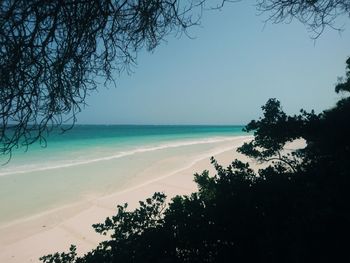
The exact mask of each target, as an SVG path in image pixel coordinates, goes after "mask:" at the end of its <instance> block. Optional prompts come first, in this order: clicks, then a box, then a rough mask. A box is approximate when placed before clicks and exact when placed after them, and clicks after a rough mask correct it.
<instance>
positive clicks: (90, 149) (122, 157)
mask: <svg viewBox="0 0 350 263" xmlns="http://www.w3.org/2000/svg"><path fill="white" fill-rule="evenodd" d="M242 128H243V126H209V125H76V126H74V127H73V128H72V129H70V130H68V131H65V132H62V131H61V130H54V131H53V132H51V133H50V134H49V135H48V136H47V138H46V139H47V144H46V145H40V144H39V143H38V144H33V145H31V146H30V147H29V148H28V149H26V148H20V149H17V150H15V151H14V152H13V154H12V157H11V159H10V161H9V162H7V160H8V156H2V157H1V159H0V162H1V163H0V165H1V166H0V211H1V213H0V226H1V225H2V224H8V223H9V222H11V221H13V220H18V219H21V218H24V217H27V216H31V215H34V214H37V213H41V212H43V211H46V210H49V209H53V208H55V207H57V206H60V205H66V204H68V203H71V202H78V201H79V200H82V199H84V198H95V197H98V196H102V195H106V194H109V193H113V192H115V191H116V190H122V189H125V188H126V187H128V186H130V185H132V183H134V184H135V183H137V182H141V181H144V180H147V178H146V177H147V176H148V177H149V176H150V175H145V174H147V173H145V172H144V171H145V170H146V169H147V168H148V167H150V166H152V165H154V164H156V163H160V162H164V163H166V165H165V166H159V167H165V168H163V169H164V170H162V171H159V172H160V173H163V174H164V173H169V172H171V171H172V169H175V168H176V167H178V166H179V164H180V163H181V165H186V164H189V163H190V162H193V160H196V158H197V159H198V158H201V156H205V154H207V155H208V154H210V153H212V152H214V151H215V149H217V148H218V147H220V145H223V144H224V143H225V142H227V141H229V140H232V138H233V137H237V136H246V135H247V133H245V132H243V131H242ZM199 153H201V155H199ZM203 154H204V155H203ZM165 160H167V162H165ZM142 174H143V175H142ZM142 176H144V178H142ZM154 176H156V175H154Z"/></svg>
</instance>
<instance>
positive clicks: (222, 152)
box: [0, 136, 251, 263]
mask: <svg viewBox="0 0 350 263" xmlns="http://www.w3.org/2000/svg"><path fill="white" fill-rule="evenodd" d="M250 139H251V137H248V136H241V137H233V139H232V140H227V141H225V142H220V143H217V145H216V146H215V147H212V148H211V150H210V151H203V152H198V153H197V154H195V155H191V156H190V158H189V159H190V162H187V163H186V162H178V161H177V160H176V159H177V158H179V160H180V161H181V158H183V157H184V156H181V155H179V156H171V157H169V158H166V157H165V158H164V159H158V161H157V162H154V163H151V164H150V165H149V166H148V167H147V169H144V170H142V171H139V173H140V174H139V175H138V176H135V178H139V179H134V180H133V181H131V182H129V183H128V184H126V185H125V187H126V188H125V189H118V190H116V191H115V192H114V193H109V194H107V195H102V196H101V195H99V196H94V193H91V196H88V195H87V198H86V199H85V200H83V201H79V202H75V203H72V204H68V205H64V206H62V207H57V208H55V209H51V210H48V211H44V212H41V213H38V214H35V215H31V216H28V217H26V218H21V219H19V220H14V221H13V222H10V223H7V224H3V225H2V226H0V262H9V263H10V262H39V260H38V259H39V257H40V256H43V255H46V254H49V253H53V252H57V251H60V252H62V251H67V250H68V248H69V246H70V245H71V244H75V245H77V251H78V253H79V254H83V253H85V252H87V251H89V250H91V249H92V248H94V247H96V245H97V244H98V242H100V241H101V240H102V238H103V237H101V236H100V235H99V234H97V233H95V232H94V230H93V228H92V227H91V225H92V224H94V223H98V222H103V221H104V219H105V218H106V217H107V216H112V215H113V214H114V213H115V212H116V206H117V204H123V203H125V202H127V203H128V204H129V208H130V209H133V208H135V207H137V205H138V201H140V200H144V199H146V198H148V197H150V196H151V195H152V194H153V193H154V192H164V193H165V194H166V195H167V198H168V199H167V200H170V199H171V198H172V197H174V196H175V195H183V194H190V193H191V192H193V191H196V190H197V188H196V184H195V183H194V182H193V178H194V177H193V174H194V173H196V172H198V173H200V172H202V171H203V170H206V169H207V170H210V171H211V173H212V174H213V173H214V171H213V168H212V165H211V164H210V157H211V156H215V157H216V158H217V160H218V161H219V162H220V163H221V164H223V165H228V164H229V163H230V162H231V161H232V160H233V159H234V158H238V157H239V158H244V157H242V156H241V155H239V154H238V153H237V152H236V151H235V149H236V148H237V147H238V146H239V145H241V144H242V143H243V142H244V141H248V140H250ZM109 162H113V160H109ZM100 172H102V171H100ZM43 198H45V197H44V196H43Z"/></svg>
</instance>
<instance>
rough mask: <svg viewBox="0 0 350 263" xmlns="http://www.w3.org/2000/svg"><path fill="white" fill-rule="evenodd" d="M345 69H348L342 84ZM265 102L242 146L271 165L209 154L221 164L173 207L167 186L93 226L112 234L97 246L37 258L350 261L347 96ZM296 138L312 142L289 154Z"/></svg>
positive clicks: (197, 177)
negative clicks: (289, 107) (320, 101)
mask: <svg viewBox="0 0 350 263" xmlns="http://www.w3.org/2000/svg"><path fill="white" fill-rule="evenodd" d="M347 65H348V67H349V66H350V60H348V61H347ZM349 79H350V76H349V75H348V74H347V78H346V80H343V81H342V82H340V83H339V84H338V85H337V87H336V90H339V89H340V87H341V86H342V85H344V84H345V83H348V81H349ZM343 90H345V89H343ZM345 92H347V91H345ZM262 109H263V117H262V118H260V119H259V120H256V121H252V122H250V123H249V124H248V125H247V126H246V130H247V131H252V132H253V133H254V140H253V141H252V142H249V143H246V144H244V145H243V146H242V147H240V148H239V150H240V151H241V152H242V153H244V154H246V155H248V156H250V157H253V158H256V159H257V160H259V161H261V162H266V164H267V165H266V167H265V168H261V169H260V170H259V171H254V170H253V169H251V168H250V166H249V164H248V163H243V162H241V161H239V160H234V161H233V162H232V163H231V164H230V165H229V166H228V167H227V168H224V167H222V166H221V165H220V164H219V163H218V162H217V161H216V160H215V159H213V158H212V164H213V165H214V167H215V169H216V174H215V175H209V173H208V171H204V172H202V173H201V174H196V175H195V181H196V182H197V184H198V188H199V191H198V192H195V193H193V194H191V195H189V196H177V197H175V198H174V199H172V201H171V202H170V204H169V205H168V206H167V207H166V206H165V205H166V203H165V196H164V194H162V193H155V194H154V195H153V196H152V197H151V198H149V199H147V200H146V201H145V202H140V206H139V208H137V209H135V210H134V211H128V210H127V205H126V204H125V205H122V206H118V211H117V213H116V215H114V216H112V217H110V218H107V219H106V220H105V222H103V223H99V224H96V225H94V226H93V227H94V228H95V230H96V232H97V233H100V234H104V235H108V236H110V239H108V240H107V241H104V242H101V243H100V244H99V245H98V247H97V248H96V249H94V250H92V251H90V252H89V253H87V254H85V255H83V256H80V257H77V255H76V247H75V246H72V247H71V248H70V252H68V253H56V254H53V255H48V256H44V257H42V258H41V260H42V261H43V262H45V263H53V262H55V263H60V262H75V263H82V262H84V263H88V262H106V263H107V262H235V261H237V262H295V263H296V262H335V261H340V260H342V261H349V260H350V256H349V254H348V244H347V242H346V240H347V237H348V236H349V234H350V214H349V211H350V206H349V203H348V200H350V196H349V190H348V189H349V187H350V164H349V162H348V158H349V156H350V140H349V136H348V135H349V132H350V124H349V112H350V97H349V96H347V97H344V98H342V99H340V100H339V101H338V103H337V105H336V106H335V107H334V108H331V109H328V110H325V111H324V112H322V113H320V114H315V113H314V112H309V113H308V112H306V111H304V110H301V113H300V114H299V115H294V116H288V115H287V114H285V113H284V112H283V110H282V107H281V105H280V103H279V101H278V100H276V99H270V100H269V101H268V102H267V103H266V105H264V106H263V107H262ZM296 138H303V139H304V140H305V141H306V147H305V148H303V149H297V150H295V151H293V152H292V154H291V155H287V154H283V152H282V151H281V150H282V148H283V147H284V145H285V144H286V143H287V142H289V141H293V140H294V139H296ZM272 160H273V162H272Z"/></svg>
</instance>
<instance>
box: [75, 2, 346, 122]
mask: <svg viewBox="0 0 350 263" xmlns="http://www.w3.org/2000/svg"><path fill="white" fill-rule="evenodd" d="M252 3H254V2H251V1H242V2H239V3H232V4H227V5H226V6H225V7H224V8H223V9H222V10H221V11H210V12H205V13H204V16H203V18H202V21H201V25H200V26H198V27H195V28H192V29H191V30H190V31H189V32H190V35H191V36H192V39H190V38H188V37H186V36H185V35H183V36H182V37H180V38H179V37H175V36H169V37H167V38H166V40H167V41H164V42H163V43H161V45H160V46H158V47H157V48H156V49H155V50H154V52H151V53H149V52H146V51H141V53H139V55H138V59H137V66H135V67H134V68H133V71H134V72H133V73H132V74H130V75H128V74H126V73H125V74H122V75H121V76H117V75H116V76H115V80H116V84H117V86H116V87H114V86H113V85H110V87H104V86H103V85H101V87H99V89H98V92H94V93H92V94H91V95H90V96H89V97H88V99H87V101H86V102H87V104H88V106H86V107H85V108H84V109H83V110H82V112H81V113H80V114H79V115H78V124H152V125H154V124H160V125H163V124H176V125H178V124H184V125H186V124H195V125H200V124H212V125H241V124H242V125H244V124H247V123H248V122H249V121H250V120H252V119H257V118H259V117H260V116H261V106H262V105H264V104H265V102H266V101H267V100H268V99H269V98H277V99H278V100H280V101H281V103H282V106H283V109H284V111H285V112H287V113H288V114H296V113H298V112H299V110H300V109H301V108H303V109H306V110H308V111H309V110H311V109H314V110H315V111H316V112H320V111H322V110H324V109H326V108H329V107H332V106H333V105H334V104H335V103H336V101H337V100H338V99H339V98H340V95H337V94H335V92H334V86H335V84H336V82H337V77H339V76H344V74H345V60H346V59H347V57H348V56H349V55H350V50H348V44H349V43H350V34H349V32H350V24H349V23H348V20H349V19H348V18H341V19H340V22H339V26H343V27H344V31H342V32H341V33H339V32H338V31H336V30H333V29H326V30H325V32H323V34H322V35H321V36H320V37H319V38H318V39H317V40H316V41H315V40H313V39H312V38H311V36H312V35H311V33H310V32H308V30H307V28H306V27H305V26H304V25H303V24H301V23H300V22H298V21H294V22H292V23H289V24H286V23H280V24H272V23H269V22H268V23H264V20H265V19H266V16H261V15H260V16H259V15H258V12H257V11H256V9H255V7H254V6H253V4H252ZM349 21H350V20H349ZM347 25H348V26H347Z"/></svg>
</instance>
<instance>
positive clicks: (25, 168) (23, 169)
mask: <svg viewBox="0 0 350 263" xmlns="http://www.w3.org/2000/svg"><path fill="white" fill-rule="evenodd" d="M245 138H246V139H248V138H252V136H231V137H212V138H204V139H197V140H191V141H177V142H170V143H162V144H160V145H156V146H148V147H145V146H143V147H139V148H136V149H132V150H128V151H121V152H118V153H116V154H112V155H109V156H104V157H99V158H90V159H85V160H76V161H72V160H65V162H64V163H56V164H55V163H53V164H50V165H46V166H45V165H43V164H42V163H40V164H39V163H38V164H35V165H34V164H31V165H21V166H18V167H14V168H11V169H9V170H5V169H4V170H3V171H2V172H1V171H0V176H5V175H12V174H24V173H31V172H38V171H46V170H53V169H60V168H68V167H73V166H79V165H86V164H91V163H96V162H101V161H109V160H113V159H119V158H123V157H127V156H131V155H135V154H140V153H145V152H152V151H159V150H164V149H169V148H177V147H184V146H192V145H199V144H210V143H220V142H225V141H235V140H240V139H245Z"/></svg>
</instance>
